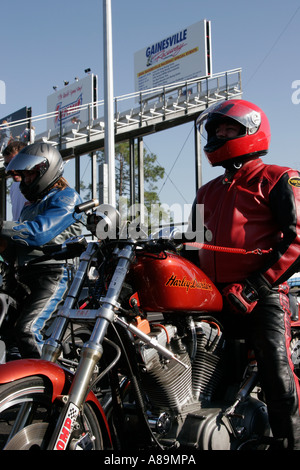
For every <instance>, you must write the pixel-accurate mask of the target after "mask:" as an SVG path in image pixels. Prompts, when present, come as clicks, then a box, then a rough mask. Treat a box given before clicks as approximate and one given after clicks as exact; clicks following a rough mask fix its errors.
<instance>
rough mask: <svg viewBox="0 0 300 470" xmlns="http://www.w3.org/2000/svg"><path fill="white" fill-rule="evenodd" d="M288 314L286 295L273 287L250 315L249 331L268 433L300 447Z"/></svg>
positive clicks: (291, 445) (297, 391)
mask: <svg viewBox="0 0 300 470" xmlns="http://www.w3.org/2000/svg"><path fill="white" fill-rule="evenodd" d="M290 316H291V313H290V309H289V298H288V295H287V294H286V293H285V292H283V291H282V290H281V289H280V288H279V289H273V291H272V293H271V294H270V295H268V296H267V297H266V298H264V299H263V300H261V301H260V302H259V303H258V305H257V307H256V308H255V310H254V311H253V312H252V315H250V318H249V320H250V322H249V323H250V331H249V333H250V339H251V342H252V344H253V347H254V351H255V356H256V360H257V363H258V370H259V376H260V383H261V385H262V387H263V390H264V393H265V396H266V402H267V407H268V414H269V421H270V425H271V429H272V433H273V435H274V436H275V437H279V438H287V439H288V444H289V448H291V449H300V414H299V402H300V400H299V397H300V392H299V381H298V378H297V377H296V376H295V374H294V372H293V364H292V361H291V355H290V349H289V346H290V340H291V321H290Z"/></svg>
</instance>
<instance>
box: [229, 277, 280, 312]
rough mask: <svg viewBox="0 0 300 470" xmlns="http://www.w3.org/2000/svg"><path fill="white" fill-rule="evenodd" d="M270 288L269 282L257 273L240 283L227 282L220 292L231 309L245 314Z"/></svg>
mask: <svg viewBox="0 0 300 470" xmlns="http://www.w3.org/2000/svg"><path fill="white" fill-rule="evenodd" d="M270 290H271V286H270V285H269V283H268V282H267V281H266V280H265V279H264V278H263V276H262V275H261V274H257V275H256V276H252V277H251V278H249V279H246V280H245V281H243V282H242V283H235V284H229V285H228V286H226V287H225V288H224V289H223V291H222V292H223V295H224V297H225V299H226V300H227V302H228V304H229V305H230V306H231V308H232V309H233V311H234V312H236V313H242V314H244V315H245V314H248V313H251V312H252V310H253V309H254V307H255V306H256V304H257V301H258V299H261V298H263V297H265V296H266V295H267V294H268V293H269V292H270Z"/></svg>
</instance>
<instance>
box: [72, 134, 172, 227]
mask: <svg viewBox="0 0 300 470" xmlns="http://www.w3.org/2000/svg"><path fill="white" fill-rule="evenodd" d="M134 156H135V162H134V168H135V175H134V181H135V195H137V192H138V183H137V181H138V156H137V144H135V147H134ZM143 159H144V168H143V170H144V171H143V176H144V204H145V208H146V214H147V215H148V218H147V220H145V223H146V225H148V227H150V226H151V227H153V225H156V226H158V225H159V224H162V223H164V222H165V221H167V222H169V221H170V217H169V213H168V211H167V210H166V209H165V208H163V207H162V206H161V204H160V200H159V195H158V192H157V189H158V188H157V185H156V184H157V182H158V181H160V180H162V179H163V178H164V175H165V169H164V168H163V167H162V166H161V165H160V164H159V163H158V161H157V156H156V155H155V154H153V153H148V152H147V151H146V149H145V148H144V149H143ZM97 162H98V164H99V165H101V164H103V163H104V153H103V151H97ZM115 176H116V201H117V206H118V205H120V203H122V205H123V204H124V200H126V201H127V208H128V209H129V201H130V147H129V142H127V141H126V142H121V143H119V144H117V145H116V146H115ZM81 188H82V189H89V192H90V185H89V186H88V187H86V186H85V185H84V184H83V182H81ZM89 198H90V194H89V195H88V196H87V199H89ZM154 206H155V208H156V210H155V213H154V212H153V207H154ZM158 206H159V213H158V210H157V207H158Z"/></svg>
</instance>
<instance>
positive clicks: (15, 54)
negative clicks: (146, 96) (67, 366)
mask: <svg viewBox="0 0 300 470" xmlns="http://www.w3.org/2000/svg"><path fill="white" fill-rule="evenodd" d="M111 5H112V29H113V59H114V70H113V72H114V95H115V96H118V95H123V94H127V93H131V92H133V91H134V73H133V66H134V53H135V52H136V51H138V50H139V49H142V48H144V47H146V46H147V45H149V44H150V43H153V42H155V41H157V40H160V39H162V38H164V37H165V36H166V35H167V34H171V33H174V32H176V31H177V30H179V29H181V28H183V27H187V26H190V25H192V24H194V23H196V22H198V21H200V20H202V19H207V20H210V21H211V29H212V59H213V72H215V73H217V72H223V71H226V70H230V69H233V68H237V67H241V68H242V83H243V91H244V95H243V97H244V99H247V100H250V101H253V102H255V103H256V104H258V105H259V106H261V107H262V108H263V109H264V111H265V112H266V114H267V115H268V117H269V120H270V124H271V130H272V142H271V149H270V152H269V155H268V156H267V157H265V161H266V162H267V161H268V162H270V163H276V164H280V165H287V166H292V167H294V168H298V169H299V170H300V159H299V152H300V145H299V144H300V137H299V136H300V132H299V130H300V104H298V101H300V65H299V47H300V46H299V45H300V1H296V0H286V1H285V2H282V1H277V0H272V1H271V0H267V1H266V0H252V1H251V2H240V1H238V0H227V1H226V2H225V1H220V0H214V1H211V2H207V1H201V0H185V1H180V0H151V1H149V2H148V1H145V0H111ZM102 26H103V6H102V0H85V1H82V0H51V1H46V0H44V1H41V0H27V1H26V2H24V1H21V0H10V1H9V2H4V1H3V2H1V37H2V47H1V55H0V57H1V67H0V80H3V81H4V82H5V85H6V104H0V116H5V115H7V114H9V113H11V112H14V111H16V110H18V109H20V108H22V107H23V106H31V107H32V111H33V115H39V114H43V113H46V111H47V109H46V107H47V96H48V95H49V94H51V93H52V92H53V90H52V86H53V85H58V86H59V87H61V86H62V85H63V80H69V81H70V82H71V81H72V80H73V79H74V77H75V76H79V77H80V78H82V77H83V76H84V69H85V68H87V67H90V68H91V69H92V71H93V72H94V73H96V74H97V75H98V77H99V89H100V90H99V98H102V97H103V91H102V86H103V32H102V29H103V28H102ZM297 81H299V83H297ZM293 85H294V86H296V88H294V89H293V88H292V87H293ZM297 89H299V93H298V94H297ZM293 97H294V103H293V100H292V98H293ZM145 145H146V148H147V149H148V150H149V151H151V152H153V153H155V154H156V155H157V157H158V160H159V162H160V164H162V165H163V166H164V167H165V168H166V171H167V172H168V171H169V170H170V169H171V168H172V166H173V163H174V161H175V159H176V160H177V161H176V165H175V166H174V168H173V170H172V173H171V174H170V178H171V180H172V182H170V181H169V180H168V181H166V182H163V183H161V184H159V192H160V199H161V202H166V203H168V204H172V203H179V204H184V203H187V202H188V203H190V202H192V200H193V198H194V195H195V184H194V136H193V132H191V124H186V125H183V126H180V128H176V130H170V131H165V132H162V133H159V134H155V135H153V136H149V137H146V138H145ZM218 172H219V169H215V168H214V169H213V168H210V166H209V165H208V163H207V162H206V160H205V157H204V158H203V182H206V181H208V180H209V179H211V178H213V177H214V176H217V174H218Z"/></svg>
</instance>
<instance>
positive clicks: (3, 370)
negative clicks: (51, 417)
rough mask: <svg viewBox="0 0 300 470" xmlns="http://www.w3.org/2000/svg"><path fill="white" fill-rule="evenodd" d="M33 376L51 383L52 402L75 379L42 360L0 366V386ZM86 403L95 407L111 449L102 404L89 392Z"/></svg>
mask: <svg viewBox="0 0 300 470" xmlns="http://www.w3.org/2000/svg"><path fill="white" fill-rule="evenodd" d="M33 375H39V376H43V377H47V378H48V380H49V381H50V382H51V384H52V402H54V400H55V399H56V398H57V397H58V396H59V395H62V394H67V393H68V390H69V387H70V385H71V383H72V378H73V376H72V374H71V372H69V371H67V370H64V369H62V367H60V366H59V365H58V364H55V363H53V362H49V361H44V360H42V359H20V360H17V361H11V362H7V363H6V364H0V385H3V384H8V383H10V382H14V381H15V380H19V379H23V378H25V377H31V376H33ZM86 401H87V402H89V403H90V404H91V405H92V406H93V408H94V411H95V412H96V414H97V416H98V419H99V421H100V425H101V428H102V431H103V432H104V434H103V438H104V440H105V443H106V445H107V446H108V447H110V446H111V445H112V441H111V434H110V429H109V425H108V422H107V419H106V416H105V413H104V411H103V408H102V406H101V404H100V403H99V401H98V400H97V398H96V396H95V395H94V393H93V392H89V394H88V396H87V398H86Z"/></svg>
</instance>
